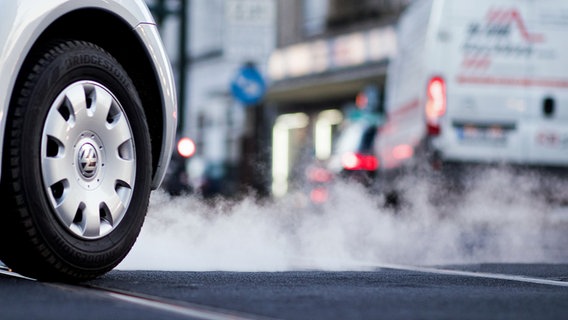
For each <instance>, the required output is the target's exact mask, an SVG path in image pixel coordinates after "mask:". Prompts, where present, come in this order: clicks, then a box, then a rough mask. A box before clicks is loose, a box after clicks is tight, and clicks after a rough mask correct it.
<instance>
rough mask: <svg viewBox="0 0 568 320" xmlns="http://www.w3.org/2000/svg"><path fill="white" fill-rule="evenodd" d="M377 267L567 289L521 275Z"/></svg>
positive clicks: (554, 282)
mask: <svg viewBox="0 0 568 320" xmlns="http://www.w3.org/2000/svg"><path fill="white" fill-rule="evenodd" d="M377 267H378V268H383V269H394V270H404V271H415V272H422V273H433V274H441V275H450V276H462V277H473V278H485V279H495V280H508V281H516V282H524V283H533V284H544V285H549V286H557V287H568V282H566V281H560V280H550V279H543V278H535V277H528V276H521V275H509V274H500V273H487V272H474V271H461V270H451V269H438V268H429V267H418V266H404V265H388V264H387V265H385V264H383V265H379V266H377Z"/></svg>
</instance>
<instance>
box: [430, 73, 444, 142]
mask: <svg viewBox="0 0 568 320" xmlns="http://www.w3.org/2000/svg"><path fill="white" fill-rule="evenodd" d="M427 94H428V101H427V102H426V125H427V127H428V134H430V135H439V134H440V118H441V117H442V116H443V115H444V114H445V113H446V83H445V81H444V79H443V78H441V77H433V78H432V79H430V82H428V88H427Z"/></svg>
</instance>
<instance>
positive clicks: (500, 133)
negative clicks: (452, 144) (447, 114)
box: [455, 124, 510, 145]
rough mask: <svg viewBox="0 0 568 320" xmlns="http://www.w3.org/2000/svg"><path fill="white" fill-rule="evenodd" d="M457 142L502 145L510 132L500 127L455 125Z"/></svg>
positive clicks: (506, 128)
mask: <svg viewBox="0 0 568 320" xmlns="http://www.w3.org/2000/svg"><path fill="white" fill-rule="evenodd" d="M455 128H456V133H457V137H458V140H459V141H460V142H463V143H480V144H495V145H503V144H506V143H507V133H508V131H509V130H510V128H508V127H504V126H502V125H474V124H463V125H456V126H455Z"/></svg>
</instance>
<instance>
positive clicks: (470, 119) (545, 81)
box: [375, 0, 568, 189]
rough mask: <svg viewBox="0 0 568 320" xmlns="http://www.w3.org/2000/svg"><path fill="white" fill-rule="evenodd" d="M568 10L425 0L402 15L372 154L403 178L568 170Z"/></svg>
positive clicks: (525, 3) (509, 2)
mask: <svg viewBox="0 0 568 320" xmlns="http://www.w3.org/2000/svg"><path fill="white" fill-rule="evenodd" d="M567 10H568V4H567V3H564V2H559V1H551V0H542V1H529V0H481V1H475V2H470V1H451V0H423V1H416V2H414V3H413V4H412V5H411V6H410V7H409V8H408V9H407V11H405V13H403V15H402V16H401V18H400V21H399V23H398V27H397V42H398V50H397V55H396V57H395V58H394V59H393V60H392V61H391V63H390V65H389V70H388V79H387V84H386V89H385V95H386V119H387V121H386V123H385V125H384V126H383V127H382V128H381V129H380V133H379V135H378V138H377V142H376V145H375V153H376V154H377V155H378V157H379V161H380V163H381V166H380V169H379V176H380V179H381V180H382V181H384V187H385V189H388V188H392V187H393V186H394V184H395V182H396V179H397V177H399V176H400V175H399V174H400V173H408V172H411V173H412V172H416V170H417V169H424V170H425V171H427V172H436V171H437V172H441V173H443V174H448V175H447V176H448V177H449V178H450V179H449V180H448V181H453V182H456V181H459V180H460V175H462V174H463V172H464V171H463V170H462V169H464V168H465V167H471V165H490V164H505V165H512V166H519V167H525V168H538V169H539V170H540V169H545V171H547V170H555V169H557V170H556V172H557V173H560V172H566V169H568V54H567V53H568V46H566V42H565V40H564V39H565V35H566V33H567V32H568V15H566V14H564V13H565V12H566V11H567Z"/></svg>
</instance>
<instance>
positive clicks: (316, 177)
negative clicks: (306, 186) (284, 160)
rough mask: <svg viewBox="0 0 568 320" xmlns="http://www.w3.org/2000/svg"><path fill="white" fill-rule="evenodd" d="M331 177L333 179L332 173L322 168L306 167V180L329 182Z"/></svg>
mask: <svg viewBox="0 0 568 320" xmlns="http://www.w3.org/2000/svg"><path fill="white" fill-rule="evenodd" d="M331 179H333V175H332V174H331V172H329V171H328V170H326V169H324V168H310V169H308V180H309V181H310V182H329V181H331Z"/></svg>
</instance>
